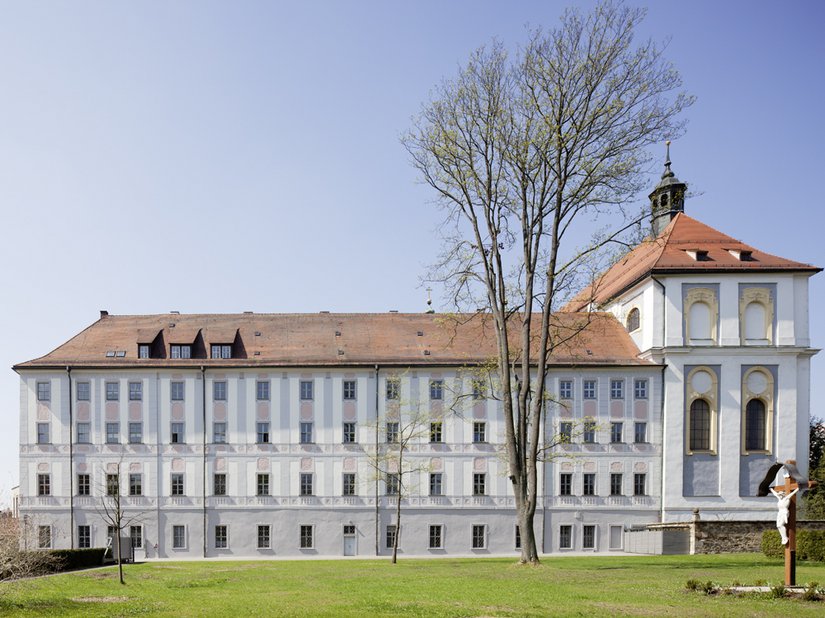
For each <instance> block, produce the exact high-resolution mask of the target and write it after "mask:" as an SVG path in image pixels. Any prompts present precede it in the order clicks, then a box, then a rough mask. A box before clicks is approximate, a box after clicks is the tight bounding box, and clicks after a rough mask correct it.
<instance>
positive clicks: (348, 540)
mask: <svg viewBox="0 0 825 618" xmlns="http://www.w3.org/2000/svg"><path fill="white" fill-rule="evenodd" d="M344 555H345V556H354V555H355V535H354V534H352V535H350V534H348V535H346V536H345V537H344Z"/></svg>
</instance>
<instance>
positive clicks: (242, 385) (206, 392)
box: [15, 160, 819, 558]
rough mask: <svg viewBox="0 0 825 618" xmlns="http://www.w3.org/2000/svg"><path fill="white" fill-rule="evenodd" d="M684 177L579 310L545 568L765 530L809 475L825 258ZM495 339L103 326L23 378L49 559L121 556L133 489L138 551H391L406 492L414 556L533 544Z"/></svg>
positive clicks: (103, 320)
mask: <svg viewBox="0 0 825 618" xmlns="http://www.w3.org/2000/svg"><path fill="white" fill-rule="evenodd" d="M685 188H686V187H685V185H684V184H683V183H680V182H679V181H678V180H677V179H676V178H675V176H674V175H673V173H672V172H671V171H670V161H669V160H668V162H667V165H666V170H665V174H664V175H663V178H662V182H661V183H660V184H659V186H657V188H656V189H655V190H654V191H653V193H651V200H652V204H653V208H654V215H655V217H654V237H653V238H652V239H651V240H649V241H645V242H644V243H642V244H641V245H640V246H638V247H637V248H635V249H634V250H633V251H631V252H630V253H629V254H628V255H627V256H625V257H624V258H623V259H622V260H621V261H620V262H618V263H617V264H616V265H614V266H613V267H612V268H611V269H610V270H609V271H607V272H606V273H604V275H603V276H602V277H601V278H600V279H599V280H598V281H597V282H596V283H595V284H594V285H593V286H592V287H591V288H590V289H589V290H586V291H584V292H583V293H582V294H581V295H580V296H579V297H578V298H577V299H574V300H573V301H572V302H571V303H569V304H568V306H567V307H565V309H564V311H563V312H561V313H560V314H559V321H560V324H561V325H562V327H563V326H564V324H565V323H566V321H571V322H572V321H575V320H577V319H580V318H581V316H582V314H583V313H591V314H592V322H591V324H590V326H589V327H588V329H587V330H585V331H584V332H583V333H581V334H580V335H578V336H577V338H576V339H575V341H574V345H573V346H572V347H571V348H570V349H569V350H566V351H565V352H564V353H561V352H557V353H556V354H554V356H553V357H552V359H551V367H550V372H549V378H548V380H549V383H548V386H549V390H550V392H552V393H553V395H554V399H555V402H554V403H552V404H549V405H548V409H547V416H546V419H547V420H546V427H545V436H546V439H547V440H550V439H552V438H553V436H557V435H568V436H569V438H570V443H569V444H565V445H563V446H561V447H558V449H557V451H558V452H559V453H560V455H561V456H559V457H556V458H554V459H553V460H552V461H548V462H546V463H544V464H543V465H542V466H541V479H540V491H539V493H540V496H541V497H540V500H539V507H538V509H537V512H536V518H535V527H536V537H537V540H538V542H539V544H540V550H541V551H542V552H543V553H557V552H565V551H604V552H609V551H621V550H622V549H623V532H624V530H626V529H627V528H629V527H632V526H644V525H647V524H653V523H659V522H663V523H667V522H679V521H687V520H689V519H690V518H691V517H692V516H693V513H694V511H695V510H696V509H698V510H699V512H700V513H701V516H702V518H703V519H713V518H725V519H740V520H767V519H771V518H772V517H773V513H774V506H775V504H774V502H773V501H772V500H771V501H766V500H765V499H764V498H761V499H760V498H756V497H755V494H756V486H757V485H758V483H759V481H760V480H761V479H762V477H764V474H765V471H766V470H767V468H768V467H769V465H770V464H771V463H772V462H773V461H775V460H777V459H779V460H785V459H797V460H798V461H799V462H800V464H803V465H801V466H800V467H804V462H806V461H807V451H808V444H807V439H808V415H809V385H810V359H811V356H812V355H813V354H814V353H815V350H813V349H812V348H811V344H810V340H809V334H808V296H807V289H808V288H807V285H808V278H809V277H810V276H811V275H813V274H815V273H816V272H818V270H819V269H818V268H815V267H812V266H810V265H807V264H801V263H798V262H793V261H791V260H786V259H783V258H778V257H776V256H772V255H769V254H766V253H764V252H761V251H759V250H757V249H755V248H753V247H750V246H748V245H745V244H743V243H742V242H740V241H737V240H735V239H733V238H731V237H729V236H726V235H724V234H722V233H720V232H718V231H716V230H714V229H712V228H710V227H708V226H705V225H704V224H702V223H700V222H698V221H696V220H694V219H691V218H690V217H688V216H687V215H685V214H684V212H683V210H684V208H683V199H684V191H685ZM494 350H495V347H494V341H493V338H492V333H491V331H490V330H489V323H488V320H487V319H486V318H485V316H484V315H483V314H480V315H478V316H475V318H473V319H471V320H468V321H466V322H465V321H461V322H460V323H459V322H453V321H451V320H450V319H449V318H447V317H445V316H438V315H433V314H399V313H394V312H390V313H386V314H334V313H320V314H300V315H288V314H253V313H244V314H234V315H204V314H191V315H180V314H176V313H173V314H163V315H141V316H115V315H108V314H107V313H106V312H101V317H100V319H99V320H98V321H96V322H95V323H93V324H92V325H90V326H89V327H88V328H87V329H85V330H84V331H82V332H81V333H79V334H78V335H76V336H75V337H74V338H72V339H70V340H69V341H68V342H66V343H65V344H63V345H61V346H59V347H58V348H57V349H55V350H54V351H52V352H50V353H49V354H47V355H46V356H43V357H41V358H38V359H35V360H32V361H28V362H24V363H21V364H19V365H16V366H15V370H16V371H17V372H18V374H19V375H20V378H21V390H20V501H19V504H20V513H21V516H24V517H25V518H26V522H27V530H28V532H29V533H30V534H31V535H32V543H34V544H36V545H37V546H40V547H54V548H66V547H96V546H102V545H104V544H105V543H106V538H107V535H108V534H109V531H108V530H107V523H106V521H105V520H104V519H103V518H102V517H101V513H100V511H101V504H102V503H103V502H104V501H106V500H111V497H107V494H108V493H115V492H116V493H117V494H118V495H120V496H121V504H122V508H123V512H124V515H125V519H126V520H128V526H127V532H128V535H129V536H131V537H132V542H133V545H134V546H135V547H136V552H137V555H138V556H143V555H145V556H147V557H151V558H154V557H160V558H183V557H229V556H238V557H249V556H262V557H265V556H273V557H276V556H288V555H309V556H312V555H317V556H325V555H342V554H343V555H362V556H363V555H384V554H388V553H390V552H391V546H392V540H393V536H394V535H395V534H397V533H398V529H397V527H396V520H395V510H396V503H397V500H398V499H401V500H402V519H401V532H400V537H399V547H400V550H401V552H403V553H405V554H407V555H439V554H478V555H488V554H499V555H501V554H513V555H514V554H515V552H516V551H517V548H518V543H519V538H518V536H519V535H518V530H517V528H516V526H515V515H514V513H515V510H514V507H515V503H514V498H513V494H512V490H511V488H510V484H509V482H508V480H507V478H506V464H505V462H504V459H503V455H502V452H501V445H502V442H503V434H504V430H503V425H502V421H503V419H502V409H501V404H500V402H499V401H498V400H497V399H496V398H495V396H494V391H495V380H494V379H493V380H492V382H490V383H489V386H488V385H487V382H486V381H485V380H480V379H479V372H478V367H479V366H483V365H484V364H485V363H487V362H488V361H489V359H490V358H491V357H492V356H493V354H494ZM411 420H412V421H413V422H412V423H411ZM411 427H412V428H411ZM405 431H411V432H412V439H410V440H409V443H408V444H407V445H406V448H405V454H404V457H405V461H406V462H407V463H405V464H402V467H401V468H400V469H397V468H393V464H392V462H391V461H387V454H388V453H389V454H392V453H393V452H396V451H397V449H398V441H399V439H403V438H404V437H405V434H404V432H405ZM390 459H391V458H390ZM376 468H379V469H378V470H376ZM803 472H804V470H803ZM399 484H400V485H401V489H399ZM399 493H400V498H399Z"/></svg>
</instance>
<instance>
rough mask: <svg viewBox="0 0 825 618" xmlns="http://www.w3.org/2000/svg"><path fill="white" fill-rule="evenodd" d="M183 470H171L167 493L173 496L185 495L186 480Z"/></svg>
mask: <svg viewBox="0 0 825 618" xmlns="http://www.w3.org/2000/svg"><path fill="white" fill-rule="evenodd" d="M183 474H184V473H183V472H172V473H171V475H170V477H169V479H170V480H169V495H170V496H174V497H179V496H185V495H186V484H185V483H186V481H185V478H184V476H183Z"/></svg>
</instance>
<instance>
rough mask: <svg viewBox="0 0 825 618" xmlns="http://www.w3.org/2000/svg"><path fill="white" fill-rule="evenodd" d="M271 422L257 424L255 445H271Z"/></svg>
mask: <svg viewBox="0 0 825 618" xmlns="http://www.w3.org/2000/svg"><path fill="white" fill-rule="evenodd" d="M269 428H270V423H269V421H256V422H255V444H271V443H272V442H271V440H272V435H271V434H270V431H269Z"/></svg>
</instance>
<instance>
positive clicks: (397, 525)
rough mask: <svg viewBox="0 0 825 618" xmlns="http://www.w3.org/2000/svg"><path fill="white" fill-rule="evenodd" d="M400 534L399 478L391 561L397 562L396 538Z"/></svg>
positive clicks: (399, 481)
mask: <svg viewBox="0 0 825 618" xmlns="http://www.w3.org/2000/svg"><path fill="white" fill-rule="evenodd" d="M400 536H401V479H399V480H398V496H397V497H396V506H395V538H394V539H393V540H392V563H393V564H395V563H396V562H398V539H399V537H400Z"/></svg>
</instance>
